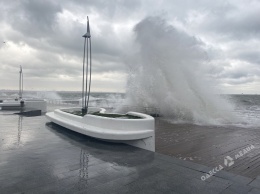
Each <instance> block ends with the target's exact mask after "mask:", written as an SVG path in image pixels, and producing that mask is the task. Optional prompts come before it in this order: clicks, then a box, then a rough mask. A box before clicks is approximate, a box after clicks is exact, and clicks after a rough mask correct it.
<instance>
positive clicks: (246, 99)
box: [0, 90, 260, 128]
mask: <svg viewBox="0 0 260 194" xmlns="http://www.w3.org/2000/svg"><path fill="white" fill-rule="evenodd" d="M17 97H18V91H9V90H2V91H0V99H1V100H2V99H3V100H13V99H15V98H17ZM218 97H220V98H223V99H225V101H227V102H228V103H229V104H232V107H233V109H232V114H233V116H235V117H236V120H235V121H234V120H233V121H232V122H229V123H227V122H223V123H222V122H213V123H209V122H204V123H203V122H197V121H194V120H187V119H185V117H180V115H167V114H164V112H163V111H164V110H163V109H160V107H152V106H150V107H148V106H146V107H140V106H139V107H137V106H134V105H133V104H128V103H127V100H128V98H127V95H126V94H125V93H107V92H93V93H91V95H90V100H89V105H90V106H98V107H104V108H106V109H107V110H108V111H110V112H120V113H125V112H127V111H139V112H143V113H146V114H150V115H153V116H158V117H161V118H162V119H163V118H164V117H165V119H167V120H168V121H169V122H173V123H174V122H175V123H178V124H179V123H182V124H185V123H189V124H191V123H192V124H198V125H234V126H239V127H246V128H248V127H260V95H258V94H226V95H224V94H222V95H218ZM23 98H41V99H45V100H47V102H48V111H53V110H54V109H56V108H63V107H81V106H82V105H81V104H82V93H81V92H76V91H25V92H24V93H23ZM220 106H221V105H220ZM223 108H224V107H223ZM219 109H221V107H219ZM180 118H181V119H180ZM205 120H209V118H207V119H205Z"/></svg>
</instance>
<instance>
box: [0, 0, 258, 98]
mask: <svg viewBox="0 0 260 194" xmlns="http://www.w3.org/2000/svg"><path fill="white" fill-rule="evenodd" d="M87 15H88V16H89V18H90V26H91V35H92V49H93V53H92V54H93V56H92V58H93V82H92V83H93V85H92V89H93V91H104V92H107V91H112V92H124V91H125V87H126V79H127V66H126V63H127V61H126V58H127V57H126V56H127V55H128V54H129V53H131V49H133V48H134V47H133V42H134V31H133V28H134V26H135V25H136V24H137V23H139V22H140V21H141V20H143V19H144V18H145V17H147V16H160V17H163V18H164V19H165V20H166V21H167V23H169V24H170V25H173V26H174V27H175V28H178V29H180V30H182V31H183V32H185V33H188V34H189V35H191V36H194V37H196V38H197V39H199V40H201V41H202V42H203V44H204V45H205V48H206V52H207V56H208V66H207V69H206V70H205V69H204V70H203V71H205V76H207V77H208V78H211V79H212V80H214V83H215V84H216V85H215V86H214V87H216V88H218V90H217V91H219V92H222V93H253V94H255V93H258V94H259V93H260V20H259V18H260V1H258V0H218V1H212V0H196V1H194V0H168V1H167V0H125V1H124V0H109V1H108V0H107V1H105V0H74V1H70V0H56V1H51V0H13V1H10V0H0V29H1V30H0V40H1V45H0V89H17V88H18V72H19V66H20V65H22V66H23V71H24V88H25V89H26V90H56V91H60V90H74V91H79V90H81V79H82V77H81V76H82V56H83V41H84V39H83V38H82V35H83V34H84V33H85V31H86V17H87Z"/></svg>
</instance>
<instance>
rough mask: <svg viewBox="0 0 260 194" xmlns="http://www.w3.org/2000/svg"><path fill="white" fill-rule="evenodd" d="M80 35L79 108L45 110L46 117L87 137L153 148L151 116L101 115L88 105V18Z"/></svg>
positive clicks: (89, 75) (90, 64)
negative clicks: (82, 41)
mask: <svg viewBox="0 0 260 194" xmlns="http://www.w3.org/2000/svg"><path fill="white" fill-rule="evenodd" d="M83 37H84V39H85V41H84V55H83V68H82V69H83V75H82V99H81V101H82V102H81V105H82V108H70V109H57V110H55V111H54V112H50V113H47V114H46V117H47V118H48V119H49V120H50V121H52V122H54V123H56V124H58V125H61V126H63V127H65V128H67V129H70V130H73V131H76V132H78V133H81V134H84V135H87V136H91V137H94V138H98V139H102V140H106V141H114V142H122V143H126V144H129V145H132V146H136V147H139V148H143V149H147V150H151V151H155V140H154V118H153V117H151V116H149V115H146V114H141V113H137V112H128V113H127V114H126V115H120V114H105V109H102V108H91V107H89V100H90V95H89V94H90V88H91V87H90V86H91V67H92V62H91V35H90V28H89V20H88V21H87V32H86V34H84V35H83ZM86 47H87V58H86V55H85V54H86ZM85 59H86V60H85ZM85 62H86V64H85ZM81 115H83V116H81Z"/></svg>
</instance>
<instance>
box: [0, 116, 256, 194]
mask: <svg viewBox="0 0 260 194" xmlns="http://www.w3.org/2000/svg"><path fill="white" fill-rule="evenodd" d="M46 122H47V120H46V119H45V117H44V116H38V117H22V116H19V115H9V114H1V115H0V123H1V124H0V193H1V194H5V193H8V194H10V193H26V194H27V193H37V194H40V193H95V194H96V193H106V194H107V193H120V194H121V193H131V194H132V193H156V194H158V193H173V194H174V193H183V194H184V193H185V194H187V193H207V194H208V193H251V194H252V193H260V186H259V185H260V178H259V177H256V178H248V177H244V176H240V175H236V174H232V173H229V172H225V171H224V170H222V171H220V172H218V173H216V174H215V175H214V176H212V177H211V178H209V179H207V180H205V181H202V180H201V176H203V175H205V173H207V172H209V171H210V170H212V168H211V167H210V168H209V167H206V166H204V165H201V164H196V163H193V162H189V161H183V160H180V159H177V158H175V157H170V156H166V155H163V154H160V153H153V152H150V151H146V150H142V149H138V148H134V147H131V146H128V145H124V144H113V143H106V142H103V141H99V140H96V139H93V138H89V137H86V136H83V135H80V134H78V133H75V132H72V131H69V130H66V129H65V128H62V127H60V126H58V125H55V124H52V123H47V124H46Z"/></svg>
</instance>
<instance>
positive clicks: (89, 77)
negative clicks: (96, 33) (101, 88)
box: [87, 38, 92, 109]
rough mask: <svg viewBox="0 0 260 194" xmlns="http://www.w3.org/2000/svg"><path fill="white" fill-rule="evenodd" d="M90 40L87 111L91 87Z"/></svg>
mask: <svg viewBox="0 0 260 194" xmlns="http://www.w3.org/2000/svg"><path fill="white" fill-rule="evenodd" d="M91 66H92V63H91V38H89V85H88V101H87V109H88V102H89V94H90V86H91Z"/></svg>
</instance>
